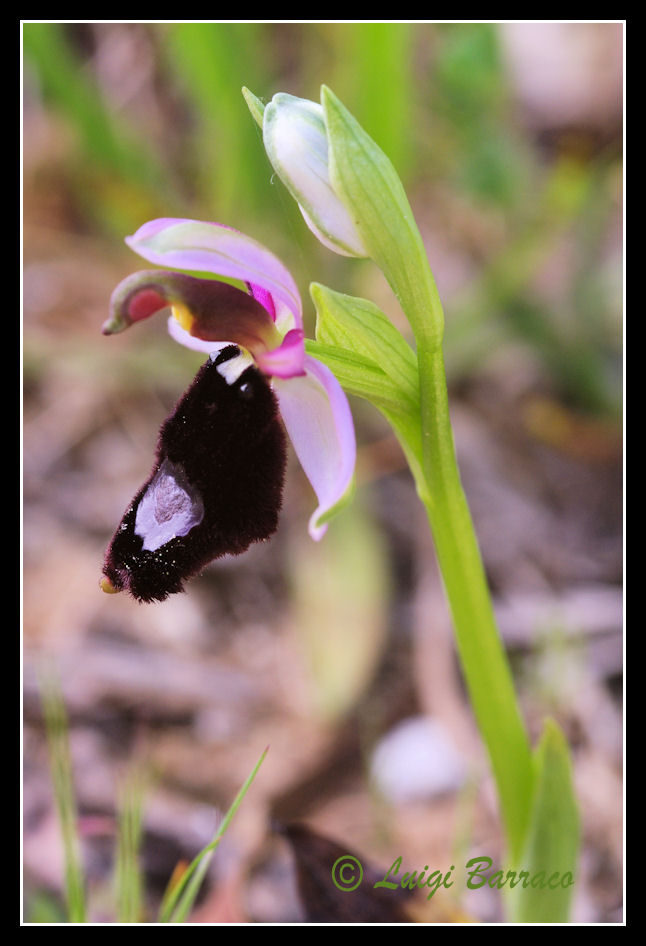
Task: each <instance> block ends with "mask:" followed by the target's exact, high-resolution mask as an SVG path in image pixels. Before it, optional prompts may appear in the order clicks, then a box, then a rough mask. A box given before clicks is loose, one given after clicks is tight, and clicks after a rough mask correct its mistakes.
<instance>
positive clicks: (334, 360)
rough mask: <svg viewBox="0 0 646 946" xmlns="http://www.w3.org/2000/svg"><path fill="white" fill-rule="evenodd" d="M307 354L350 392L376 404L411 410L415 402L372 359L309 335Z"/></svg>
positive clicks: (390, 408) (396, 410) (403, 411)
mask: <svg viewBox="0 0 646 946" xmlns="http://www.w3.org/2000/svg"><path fill="white" fill-rule="evenodd" d="M305 350H306V351H307V353H308V355H313V356H314V358H318V360H319V361H322V362H323V364H325V365H327V366H328V368H329V369H330V371H332V373H333V374H334V375H335V376H336V378H337V380H338V381H339V383H340V384H341V386H342V387H343V388H344V389H345V391H347V393H348V394H354V395H355V396H356V397H362V398H364V399H365V400H367V401H370V402H371V403H372V404H374V405H375V406H376V407H379V408H381V407H385V408H387V409H388V410H390V411H393V412H395V413H397V412H401V413H408V412H410V411H412V409H413V405H412V403H410V402H409V401H408V399H407V398H406V395H405V394H404V393H403V392H402V389H401V388H400V387H399V386H398V385H397V383H396V382H395V381H393V380H392V379H391V378H389V377H388V375H387V374H386V372H385V371H383V370H382V369H381V368H380V367H379V365H377V364H376V363H375V362H374V361H372V359H370V358H368V357H366V356H365V355H361V354H359V353H357V352H354V351H347V350H346V349H345V348H339V347H338V346H336V345H324V344H322V343H321V342H318V341H316V342H315V341H312V340H311V339H309V338H308V339H306V341H305Z"/></svg>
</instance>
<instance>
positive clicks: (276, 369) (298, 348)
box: [254, 328, 305, 378]
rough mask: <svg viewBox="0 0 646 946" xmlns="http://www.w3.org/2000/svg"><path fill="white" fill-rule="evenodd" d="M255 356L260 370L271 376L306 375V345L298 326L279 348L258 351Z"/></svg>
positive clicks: (289, 333)
mask: <svg viewBox="0 0 646 946" xmlns="http://www.w3.org/2000/svg"><path fill="white" fill-rule="evenodd" d="M254 358H255V361H256V364H257V365H258V367H259V368H260V370H261V371H263V372H264V373H265V374H266V375H270V376H271V377H275V378H294V377H297V376H298V375H304V374H305V368H304V363H305V346H304V344H303V333H302V331H301V330H300V329H298V328H294V329H292V330H291V332H288V333H287V335H286V336H285V338H284V339H283V341H282V344H281V345H279V346H278V348H272V349H271V351H257V352H255V354H254Z"/></svg>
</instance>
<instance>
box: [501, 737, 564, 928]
mask: <svg viewBox="0 0 646 946" xmlns="http://www.w3.org/2000/svg"><path fill="white" fill-rule="evenodd" d="M534 763H535V766H536V780H535V789H534V797H533V804H532V811H531V817H530V824H529V829H528V832H527V839H526V842H525V847H524V851H523V854H522V856H521V858H520V861H519V869H520V870H523V871H527V873H528V875H529V878H530V880H531V879H533V881H534V882H532V883H530V885H529V886H528V887H527V888H525V887H524V886H523V884H519V885H518V886H517V887H515V888H514V889H513V890H510V891H509V892H508V897H509V899H508V904H509V907H510V912H511V915H512V918H513V919H514V921H515V922H519V923H567V922H568V918H569V911H570V903H571V900H572V893H573V891H574V889H575V886H576V879H577V877H576V866H577V855H578V850H579V835H580V825H579V812H578V807H577V802H576V797H575V794H574V785H573V781H572V766H571V762H570V755H569V750H568V745H567V742H566V740H565V737H564V736H563V733H562V732H561V730H560V729H559V727H558V726H557V724H556V723H555V722H554V721H553V720H551V719H548V720H546V722H545V728H544V730H543V735H542V737H541V741H540V743H539V745H538V748H537V749H536V751H535V753H534ZM542 871H544V878H543V880H542V881H541V880H540V878H539V875H540V872H542ZM557 878H558V879H557ZM570 879H571V881H572V882H571V883H569V880H570ZM543 883H544V886H541V884H543ZM564 884H565V886H564Z"/></svg>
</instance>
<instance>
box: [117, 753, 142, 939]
mask: <svg viewBox="0 0 646 946" xmlns="http://www.w3.org/2000/svg"><path fill="white" fill-rule="evenodd" d="M142 798H143V784H142V779H141V775H140V773H138V772H134V773H131V774H130V776H129V778H128V779H127V780H126V782H125V784H124V785H123V787H122V790H121V798H120V805H119V833H118V837H117V851H116V857H115V894H116V904H117V918H118V920H119V922H121V923H139V922H141V917H142V890H143V878H142V874H141V867H140V864H139V849H140V846H141V811H142Z"/></svg>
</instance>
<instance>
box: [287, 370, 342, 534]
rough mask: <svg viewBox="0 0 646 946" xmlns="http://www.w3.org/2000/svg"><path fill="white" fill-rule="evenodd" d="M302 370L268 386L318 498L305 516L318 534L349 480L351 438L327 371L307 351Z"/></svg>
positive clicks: (337, 386) (337, 390)
mask: <svg viewBox="0 0 646 946" xmlns="http://www.w3.org/2000/svg"><path fill="white" fill-rule="evenodd" d="M305 371H306V374H305V376H303V377H298V378H290V379H289V380H281V379H280V378H277V379H276V381H275V382H274V388H275V391H276V394H277V396H278V402H279V405H280V412H281V415H282V418H283V420H284V422H285V427H286V428H287V433H288V434H289V436H290V438H291V441H292V443H293V445H294V450H295V451H296V455H297V456H298V459H299V460H300V463H301V466H302V467H303V469H304V470H305V473H306V475H307V478H308V479H309V481H310V483H311V484H312V486H313V488H314V492H315V493H316V495H317V498H318V501H319V505H318V508H317V509H316V511H315V512H314V514H313V515H312V517H311V518H310V521H309V532H310V535H311V536H312V538H313V539H315V540H318V539H320V538H321V537H322V536H323V535H324V534H325V531H326V529H327V526H326V525H325V524H324V523H321V521H320V520H321V518H322V517H324V516H325V514H326V513H327V512H329V511H330V510H331V509H332V508H333V507H334V506H335V505H336V504H337V503H338V502H340V500H341V499H342V498H343V497H344V496H345V494H346V493H347V492H348V490H349V488H350V486H351V484H352V478H353V474H354V466H355V460H356V442H355V436H354V424H353V422H352V414H351V412H350V405H349V404H348V401H347V398H346V396H345V394H344V393H343V389H342V388H341V385H340V384H339V382H338V381H337V380H336V378H335V377H334V375H333V374H332V372H331V371H330V370H329V369H328V368H326V367H325V365H322V364H321V362H320V361H317V360H316V359H315V358H312V357H311V356H309V355H306V356H305Z"/></svg>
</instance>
